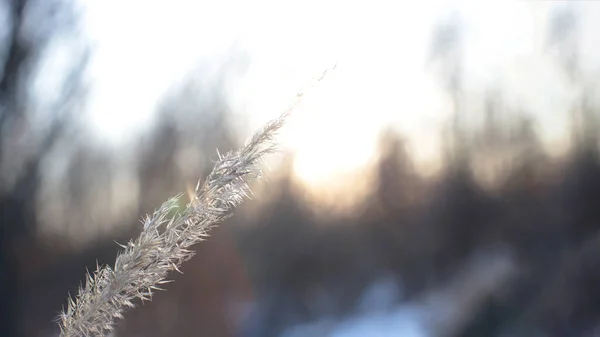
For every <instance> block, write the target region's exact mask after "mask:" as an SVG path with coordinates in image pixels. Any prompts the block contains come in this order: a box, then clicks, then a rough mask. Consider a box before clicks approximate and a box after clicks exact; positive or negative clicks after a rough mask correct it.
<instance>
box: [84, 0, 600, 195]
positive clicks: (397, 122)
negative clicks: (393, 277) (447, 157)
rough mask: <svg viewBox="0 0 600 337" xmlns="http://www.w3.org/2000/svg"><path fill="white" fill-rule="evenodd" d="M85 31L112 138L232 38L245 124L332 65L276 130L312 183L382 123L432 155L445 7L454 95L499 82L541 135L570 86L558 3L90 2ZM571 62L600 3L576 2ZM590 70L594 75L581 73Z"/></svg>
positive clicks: (143, 122)
mask: <svg viewBox="0 0 600 337" xmlns="http://www.w3.org/2000/svg"><path fill="white" fill-rule="evenodd" d="M86 4H87V5H88V6H89V7H88V9H89V10H88V12H87V18H86V27H87V28H86V31H87V32H88V34H89V36H90V37H91V38H92V39H93V41H94V44H95V47H96V53H95V54H94V57H93V59H92V67H91V74H92V78H93V79H94V81H95V85H94V86H93V88H92V91H91V100H90V104H89V110H88V113H89V117H90V119H89V120H90V124H89V125H90V128H91V130H92V131H93V134H94V135H96V136H97V137H99V139H101V141H102V142H105V143H107V144H122V142H127V140H128V137H129V136H135V135H136V132H137V131H140V132H143V131H144V130H145V127H146V126H148V125H150V123H151V122H152V120H153V119H152V116H153V112H154V109H155V104H156V103H157V102H158V101H159V100H160V98H161V95H162V94H163V93H164V92H165V91H166V90H167V89H168V88H169V86H170V85H171V84H172V83H174V82H176V81H177V80H179V79H181V78H182V77H183V76H184V75H185V74H187V73H188V72H189V71H190V69H192V68H193V67H194V66H195V65H197V64H198V63H201V64H204V65H206V64H208V65H210V64H215V65H218V64H219V61H220V59H219V58H221V57H222V55H224V54H225V52H226V51H227V50H228V48H229V47H230V46H231V45H232V44H234V43H236V44H237V45H238V46H242V48H243V49H244V50H246V51H247V52H248V54H249V56H250V58H251V61H252V63H251V65H250V68H249V70H248V72H247V74H246V75H245V76H244V77H243V78H242V79H240V80H239V81H236V82H235V83H234V84H233V86H232V89H231V91H230V94H231V96H230V99H231V101H232V102H233V106H234V108H235V111H236V112H237V113H240V114H245V116H246V117H249V118H250V119H249V122H250V124H249V125H247V128H244V129H240V132H241V133H244V132H246V133H247V134H248V135H249V132H250V131H251V130H254V129H255V128H257V127H259V126H260V125H261V124H262V123H264V122H265V121H266V120H268V119H269V118H272V117H275V116H277V115H278V114H279V113H280V112H281V111H282V110H283V109H284V108H285V106H287V104H289V102H290V101H291V100H292V99H293V97H294V95H295V94H296V92H297V91H298V90H300V88H301V87H302V86H303V85H304V84H305V83H306V82H307V81H309V80H310V79H311V78H312V77H314V76H318V75H320V74H321V73H322V71H323V70H325V69H327V68H329V67H331V66H332V65H334V64H337V67H336V70H335V71H334V72H333V73H331V74H330V75H329V76H328V77H327V78H326V79H325V80H324V81H323V82H322V83H320V84H319V85H318V86H317V87H316V88H315V89H314V90H313V91H312V92H311V93H310V94H308V95H307V97H306V98H305V100H304V101H303V104H302V105H301V106H300V107H299V109H298V110H297V113H296V115H295V117H294V119H293V121H292V122H290V123H289V125H288V127H287V129H286V131H285V132H284V135H283V139H284V144H285V145H286V146H287V147H289V148H291V149H293V150H295V151H296V152H297V160H296V163H295V170H296V173H297V174H298V176H300V177H301V178H302V179H304V180H305V181H306V182H308V183H314V184H320V183H321V181H324V180H328V181H329V180H330V178H331V176H332V175H339V172H340V171H352V170H354V169H361V167H363V165H364V164H365V163H366V162H368V161H369V159H370V158H371V157H372V155H373V153H375V151H374V149H375V146H376V142H377V136H378V132H379V130H380V129H381V127H382V126H384V125H386V124H391V125H393V126H394V127H395V128H397V129H398V130H400V131H402V132H403V134H404V135H406V136H407V137H408V138H409V140H410V141H411V149H412V150H411V153H412V154H413V155H414V157H415V160H416V161H417V163H418V164H422V165H426V164H428V163H432V162H435V160H436V156H437V154H438V152H437V150H438V148H439V146H440V144H439V139H438V137H439V128H440V127H441V125H442V123H444V122H445V121H446V120H447V118H448V117H449V114H450V112H451V110H450V104H449V101H448V98H447V97H446V96H445V93H444V91H443V88H442V87H441V86H440V83H439V81H438V80H437V78H436V77H435V74H434V73H433V72H432V69H430V68H428V65H427V55H428V53H429V47H430V43H431V42H430V41H431V36H432V31H433V28H434V24H435V23H436V22H439V20H440V19H444V18H446V17H447V16H448V15H449V14H450V13H451V12H452V11H455V12H457V13H458V14H459V16H460V18H461V19H462V22H463V25H464V31H463V35H464V37H463V40H464V46H465V48H464V59H463V61H464V64H465V92H466V93H467V95H472V96H477V95H479V96H481V94H483V93H485V92H486V91H487V90H488V89H489V88H490V87H491V86H492V85H498V84H499V85H501V86H502V87H503V90H504V94H505V96H506V98H507V100H508V102H509V104H512V105H514V106H517V105H522V106H524V107H525V108H526V109H527V110H528V111H530V112H531V113H532V114H533V115H534V116H535V117H536V118H537V119H538V121H539V122H540V125H539V128H538V129H539V131H540V133H541V136H542V138H543V139H544V140H545V141H546V142H547V143H548V144H558V143H559V142H560V141H562V139H563V138H564V137H566V136H567V134H566V131H567V130H568V129H567V127H566V126H567V124H566V123H567V121H568V120H567V115H566V114H565V111H566V110H567V108H568V106H569V104H570V99H572V94H571V93H569V90H568V89H569V88H568V87H567V86H566V84H565V83H563V82H564V81H563V80H562V78H561V76H562V75H561V74H560V72H559V70H558V69H557V68H556V67H555V65H554V63H553V62H554V61H553V60H552V59H551V58H550V57H549V56H548V55H547V54H546V53H544V52H543V50H542V49H543V47H544V41H545V39H546V36H545V34H546V17H547V13H548V11H549V9H550V8H551V7H552V6H558V5H560V4H559V3H558V2H526V1H488V2H482V1H441V0H440V1H423V2H417V1H410V2H399V1H381V0H377V1H333V0H329V1H327V0H321V1H317V0H309V1H301V2H294V1H289V0H285V1H268V0H259V1H252V2H249V1H241V0H239V1H238V0H225V1H206V0H203V1H184V0H175V1H172V0H171V1H142V0H128V1H124V0H119V1H117V0H104V1H89V2H87V3H86ZM580 5H581V7H582V8H583V9H584V10H582V11H581V13H582V16H581V22H582V34H581V46H583V47H582V49H583V50H584V54H583V62H584V66H585V67H586V69H587V70H588V71H589V73H590V74H597V72H598V66H600V63H599V62H597V61H596V60H597V59H599V58H598V56H600V51H599V50H598V47H597V46H598V45H599V44H598V42H600V41H598V39H599V38H598V34H595V33H594V32H597V31H600V30H599V28H600V25H599V24H598V23H596V22H597V20H596V18H598V17H600V16H599V14H600V4H599V5H595V4H594V3H592V2H585V3H581V4H580ZM590 77H593V75H590Z"/></svg>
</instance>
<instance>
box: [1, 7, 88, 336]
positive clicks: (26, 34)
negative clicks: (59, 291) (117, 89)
mask: <svg viewBox="0 0 600 337" xmlns="http://www.w3.org/2000/svg"><path fill="white" fill-rule="evenodd" d="M74 8H75V7H73V6H72V3H71V2H70V1H62V2H60V1H47V2H43V1H39V0H38V1H34V0H29V1H26V0H5V1H0V13H2V14H4V15H5V18H4V20H3V23H4V25H3V27H1V28H0V30H5V31H4V32H0V38H2V39H3V40H2V41H0V45H1V46H2V47H0V237H1V238H2V242H1V247H0V298H2V301H1V302H0V333H1V334H2V335H6V336H18V335H19V332H18V331H17V330H16V326H15V323H16V321H17V320H16V319H15V317H16V316H15V315H16V314H17V310H16V308H17V296H18V295H19V289H18V286H19V284H20V282H19V280H18V279H17V269H16V268H17V266H16V261H15V258H16V257H15V256H14V254H15V252H14V251H13V248H15V247H17V246H19V245H17V244H16V241H17V240H27V238H28V237H29V236H31V234H32V232H33V230H34V227H35V225H36V221H37V220H36V216H35V213H36V212H35V198H36V193H37V190H38V186H39V172H40V163H41V161H42V159H43V157H44V155H45V154H46V153H48V152H49V150H50V149H51V148H52V147H53V146H54V144H55V142H56V140H57V139H58V138H59V135H60V134H61V132H63V131H64V130H65V128H67V126H68V125H69V118H68V115H67V114H66V113H60V112H61V111H59V110H68V108H66V106H68V105H69V103H71V99H72V98H73V96H74V93H75V92H76V91H77V90H78V89H79V88H80V85H81V82H80V81H79V80H78V79H79V78H80V76H81V74H82V70H83V67H84V65H85V63H86V58H85V55H86V54H85V53H83V54H82V55H83V57H82V58H81V59H78V60H75V61H74V62H73V64H72V68H71V69H69V72H68V73H65V74H62V75H64V80H63V81H59V82H58V83H60V84H61V85H62V86H59V87H58V88H55V89H56V91H57V92H58V95H57V97H59V98H58V99H56V100H54V101H52V102H47V103H49V104H47V105H45V104H40V97H36V95H35V93H33V89H32V86H33V83H34V81H35V80H36V79H37V78H38V76H39V75H40V72H43V71H44V70H45V69H41V68H40V67H43V63H42V61H43V60H44V59H45V58H47V57H48V51H49V47H50V46H51V40H52V39H53V38H55V37H56V36H57V35H60V34H62V33H64V32H66V31H70V30H72V29H74V25H76V24H77V19H76V18H77V14H76V11H75V10H74ZM40 108H42V109H46V108H49V109H52V110H54V111H47V112H46V113H47V114H48V115H49V116H52V118H50V119H49V120H48V123H49V124H48V125H44V126H41V125H39V123H37V122H38V121H37V120H36V118H35V115H33V114H35V113H36V112H37V109H40Z"/></svg>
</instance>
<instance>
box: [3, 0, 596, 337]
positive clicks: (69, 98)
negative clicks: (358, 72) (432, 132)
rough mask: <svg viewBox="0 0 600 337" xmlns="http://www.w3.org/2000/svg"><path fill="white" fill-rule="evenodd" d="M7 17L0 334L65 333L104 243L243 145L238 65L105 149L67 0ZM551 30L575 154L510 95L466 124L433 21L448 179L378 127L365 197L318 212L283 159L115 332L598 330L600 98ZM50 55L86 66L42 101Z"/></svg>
mask: <svg viewBox="0 0 600 337" xmlns="http://www.w3.org/2000/svg"><path fill="white" fill-rule="evenodd" d="M0 7H1V8H0V15H1V16H2V18H1V19H0V20H1V22H4V23H5V25H4V26H3V27H0V28H1V29H3V31H1V32H0V219H1V220H0V221H1V223H0V226H1V230H2V231H1V240H2V241H1V246H0V249H1V250H0V299H1V300H0V312H1V313H0V335H2V336H27V337H29V336H31V337H34V336H35V337H37V336H57V333H58V331H57V330H58V327H57V326H56V324H55V323H54V322H53V319H54V318H55V317H56V315H57V313H58V312H59V310H60V309H61V307H62V306H63V305H65V304H66V296H67V294H68V293H69V292H70V293H73V292H74V291H75V290H76V289H77V287H78V285H79V284H80V282H81V281H82V280H83V276H84V272H85V268H88V269H90V270H92V269H94V268H95V266H96V264H97V263H100V264H103V263H108V264H110V263H112V261H114V258H115V256H116V254H117V252H118V249H119V247H118V246H117V245H116V244H115V241H117V242H120V243H124V242H126V241H127V240H129V238H132V237H134V236H135V235H136V233H137V232H138V231H139V218H140V217H141V215H143V214H145V213H147V212H151V211H152V210H153V209H154V208H155V207H157V206H158V205H159V204H160V203H161V201H163V200H164V199H166V198H167V197H169V196H172V195H174V194H176V193H179V192H181V191H185V190H186V188H188V187H189V185H190V184H193V183H194V182H195V181H196V179H197V178H198V177H204V176H206V174H207V173H208V171H209V170H210V168H211V164H212V162H211V159H213V158H214V156H215V151H214V149H215V148H219V150H220V151H225V150H228V149H231V148H234V147H236V146H237V145H239V144H240V143H241V142H242V141H243V140H244V139H239V137H238V136H236V134H235V132H234V131H233V130H234V129H233V128H232V127H231V118H232V117H231V116H232V113H233V111H232V108H231V106H230V105H229V103H228V99H227V94H226V90H225V88H226V87H227V83H228V82H227V81H229V80H232V79H233V80H235V78H237V76H241V75H240V73H242V72H243V68H244V66H243V64H244V60H243V57H242V56H239V57H238V56H235V57H230V58H224V61H223V64H222V65H221V66H220V68H219V69H220V70H219V72H218V74H217V75H214V74H213V75H211V78H212V79H214V80H211V81H201V80H198V78H199V77H202V76H203V74H204V73H203V72H202V70H198V73H192V74H190V75H189V77H188V78H187V79H186V80H185V81H183V82H182V84H180V85H177V86H174V87H173V88H172V89H171V90H170V93H169V95H167V96H166V97H165V98H164V99H163V101H162V103H161V106H160V109H159V115H158V118H159V121H160V122H158V123H156V124H155V126H154V127H153V130H152V131H151V132H149V133H148V135H146V136H143V137H140V139H138V140H136V142H135V144H134V145H132V146H131V149H128V150H123V151H122V152H124V153H121V152H118V151H116V150H106V148H104V147H100V146H95V145H93V144H92V143H89V142H86V141H85V137H86V135H85V131H83V130H85V129H84V128H83V127H82V124H83V123H84V118H85V116H84V115H82V114H80V113H79V112H80V111H81V109H82V107H84V106H85V105H86V95H87V91H86V89H87V86H88V81H89V79H88V78H86V76H85V71H84V69H85V68H86V66H87V61H88V57H89V55H90V53H91V48H90V46H89V45H87V44H86V43H85V41H84V40H83V39H82V38H81V36H79V35H78V34H79V33H78V31H79V30H78V25H80V21H79V16H78V12H77V6H76V5H75V1H59V0H52V1H48V0H44V1H42V0H4V1H2V2H0ZM548 19H549V20H550V21H551V24H550V25H549V27H551V29H552V31H551V32H550V33H549V36H550V39H549V40H548V49H549V50H551V51H552V52H553V53H554V54H555V56H556V60H557V61H558V62H557V67H559V68H560V69H561V71H562V73H563V74H564V77H565V81H566V82H568V83H569V86H571V87H572V88H574V89H573V90H575V91H577V92H579V93H580V94H579V96H578V98H577V99H576V100H575V104H574V105H573V106H572V111H568V112H565V113H569V115H570V118H571V120H572V121H573V123H572V124H571V125H565V126H564V127H565V128H570V129H571V134H572V142H571V147H570V150H569V152H568V153H567V154H565V155H562V156H560V157H557V156H551V155H549V154H548V152H547V149H545V148H544V147H543V146H542V143H541V141H540V140H539V137H538V135H537V134H536V121H535V120H534V119H533V118H532V117H531V116H530V115H529V114H528V111H527V107H522V108H520V109H516V110H515V109H513V108H510V107H509V106H508V105H507V104H505V103H506V102H505V100H504V97H503V95H502V88H490V90H489V91H488V94H487V95H486V96H485V97H479V99H482V100H483V101H484V102H485V104H484V105H483V106H482V108H481V111H479V115H478V120H480V121H481V122H478V123H473V120H472V119H470V117H469V116H468V115H466V114H465V113H463V104H464V100H465V99H466V98H465V94H464V90H463V87H462V74H463V67H464V66H465V65H464V64H463V62H462V59H461V44H462V43H463V41H461V35H460V24H459V23H457V22H456V21H452V20H449V21H448V22H442V23H440V25H439V29H438V31H437V33H436V34H434V36H432V41H431V42H432V43H431V46H432V48H431V64H432V67H434V68H435V69H436V70H437V71H438V74H439V80H440V85H442V86H443V88H444V90H445V91H446V92H447V94H448V95H449V97H451V102H452V104H453V105H454V108H453V110H454V114H453V118H452V119H451V120H450V121H449V122H448V124H447V128H446V129H445V131H444V140H445V141H444V149H442V151H443V153H444V169H443V170H442V172H441V173H440V174H439V175H436V176H434V177H428V178H426V177H424V176H423V175H421V174H419V172H418V171H417V170H416V169H415V168H414V165H413V163H412V161H411V158H410V155H409V154H408V152H407V151H406V146H405V141H404V138H403V137H402V135H400V134H398V133H396V132H395V131H392V130H387V131H386V132H383V133H382V135H381V139H380V146H379V147H380V151H381V156H380V157H379V160H378V162H377V163H376V165H375V167H374V169H373V172H371V173H365V175H367V174H372V175H373V177H374V178H373V186H372V189H371V191H370V193H369V194H368V196H367V197H365V198H364V200H362V202H361V204H360V205H358V206H356V207H355V209H354V210H353V211H352V212H348V213H347V214H339V213H334V212H328V211H327V210H322V211H321V212H317V211H315V209H314V207H311V206H310V205H309V204H308V203H307V201H306V198H305V195H304V192H303V187H302V186H301V185H299V184H298V182H297V181H296V180H294V179H293V178H292V171H291V167H292V163H293V161H294V156H293V154H290V155H289V156H287V157H286V159H285V160H284V163H283V165H281V166H280V167H279V168H278V171H277V174H274V176H275V177H274V178H273V177H272V176H271V178H270V179H269V182H268V184H266V186H265V187H264V188H263V189H264V191H261V194H260V195H258V196H257V197H256V198H255V199H257V200H255V201H254V200H253V201H249V202H247V203H245V204H244V205H243V206H242V207H241V208H240V209H239V210H238V212H237V213H236V215H235V216H234V217H233V218H231V219H230V220H228V221H227V222H226V223H224V224H222V225H221V226H220V227H219V228H217V229H215V230H214V231H213V232H212V236H211V237H210V238H209V239H208V240H207V241H206V242H203V243H202V244H200V245H198V246H197V255H196V257H195V258H194V259H192V260H191V261H189V262H188V263H187V264H186V265H185V266H184V268H183V274H175V275H172V279H174V280H175V282H173V283H172V284H169V285H168V286H167V287H166V289H167V290H166V291H165V292H160V293H158V294H156V296H155V298H154V300H153V301H152V302H149V303H144V304H140V306H139V307H137V308H135V309H133V310H130V311H129V312H128V314H127V315H126V318H125V319H124V320H123V321H122V322H121V323H120V324H119V326H118V329H117V332H116V336H132V337H133V336H144V337H160V336H182V337H183V336H224V337H225V336H236V337H237V336H239V337H259V336H260V337H270V336H273V337H275V336H354V335H361V336H367V335H368V336H375V335H386V336H390V335H397V333H398V332H403V333H405V334H406V335H411V334H409V333H408V332H406V331H408V330H400V329H405V327H404V325H394V324H396V323H397V322H400V321H402V320H405V321H406V320H411V319H412V321H411V322H416V323H414V324H417V325H419V326H421V328H420V329H421V330H419V331H423V332H422V333H421V334H418V336H448V337H449V336H453V337H459V336H464V337H467V336H508V335H510V336H598V335H599V334H600V288H598V286H597V285H598V283H599V282H600V236H599V233H600V232H599V229H600V207H598V204H599V203H600V158H599V153H598V132H599V131H600V130H599V124H598V110H599V108H600V107H598V106H597V104H596V102H595V101H594V98H595V91H594V90H596V89H597V88H596V87H595V85H594V82H593V78H588V77H587V76H586V74H585V73H584V72H583V71H582V70H581V67H580V66H579V64H578V54H577V52H576V51H577V50H578V48H576V46H574V44H575V43H576V42H575V41H576V39H575V38H574V36H576V34H577V16H576V12H575V11H573V10H569V9H568V8H567V9H565V10H562V11H557V12H556V13H554V16H552V17H550V18H548ZM57 41H58V42H57ZM61 41H62V43H63V44H62V45H61V44H60V43H61ZM65 41H68V44H66V45H67V47H64V43H65ZM60 46H62V47H64V48H70V49H69V53H72V54H74V55H76V59H77V60H79V61H78V62H77V63H76V64H70V66H69V67H68V71H67V72H66V73H64V74H63V79H62V80H59V79H54V82H52V85H53V86H54V87H55V88H57V92H59V93H60V94H59V95H55V97H44V98H43V99H40V98H38V97H36V96H35V95H36V94H35V89H34V88H35V85H36V84H35V83H36V82H35V81H36V79H37V78H38V77H39V76H41V75H40V73H43V72H44V71H47V68H48V67H52V65H48V64H46V63H45V60H47V59H48V55H49V53H52V52H54V51H55V48H58V47H60ZM240 64H242V66H240ZM49 76H50V75H49ZM32 88H33V89H32ZM198 93H201V94H200V95H198ZM398 94H399V95H401V94H402V93H398ZM236 118H239V117H236ZM40 121H42V122H40ZM340 127H343V125H340ZM332 136H333V137H335V134H334V133H333V134H332ZM320 165H322V164H320ZM261 188H262V187H261ZM132 191H135V192H132ZM47 228H54V229H56V228H58V229H57V230H55V231H48V230H47ZM53 233H54V234H53ZM56 233H60V234H56ZM406 312H410V314H408V313H407V314H400V313H406ZM377 315H380V316H377ZM386 315H388V316H389V317H393V319H391V320H392V321H394V322H396V323H393V324H392V323H390V324H391V325H390V324H388V325H389V326H391V327H395V329H396V330H378V327H377V324H380V325H381V324H387V323H385V322H388V321H386V320H384V319H375V322H376V323H372V324H375V325H376V326H375V327H374V328H373V329H374V330H360V329H367V328H365V326H366V325H368V324H370V323H365V325H361V327H360V329H355V330H354V331H352V329H350V328H348V326H352V325H351V324H350V323H348V322H352V321H360V320H361V319H365V317H366V318H369V317H388V316H386ZM394 315H395V316H394ZM411 315H412V316H411ZM415 315H416V316H415ZM411 317H412V318H411ZM414 317H417V318H414ZM365 322H367V321H365ZM344 324H345V325H344ZM348 324H350V325H348ZM403 324H404V323H403ZM406 324H412V323H406ZM344 327H346V330H344ZM382 329H383V328H382ZM388 329H392V328H389V327H388ZM344 331H346V332H344ZM358 331H362V333H358ZM377 331H379V332H377ZM381 331H388V332H387V333H385V332H384V333H381ZM411 336H413V335H411Z"/></svg>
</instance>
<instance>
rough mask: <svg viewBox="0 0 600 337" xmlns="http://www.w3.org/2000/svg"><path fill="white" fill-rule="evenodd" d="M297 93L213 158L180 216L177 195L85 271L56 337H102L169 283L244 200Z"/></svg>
mask: <svg viewBox="0 0 600 337" xmlns="http://www.w3.org/2000/svg"><path fill="white" fill-rule="evenodd" d="M325 73H326V72H325ZM325 73H324V74H323V76H321V77H320V78H318V79H317V80H316V82H319V81H320V80H321V79H322V78H323V77H324V75H325ZM313 84H314V83H313ZM302 95H303V92H301V93H300V94H298V96H297V97H296V100H295V101H294V102H293V103H292V104H291V105H290V106H289V107H288V109H287V110H286V112H285V113H283V114H282V115H281V116H280V117H279V118H277V119H274V120H272V121H271V122H269V123H267V124H266V125H265V126H264V127H263V128H262V129H261V130H259V131H258V132H257V133H255V134H254V136H252V137H251V138H250V139H249V140H248V142H246V145H245V146H244V147H242V148H241V149H238V150H235V151H231V152H228V153H226V154H225V155H221V154H219V158H218V160H217V162H216V163H215V166H214V168H213V170H212V172H211V173H210V174H209V175H208V177H207V178H206V180H205V181H204V183H203V184H202V185H200V183H198V185H197V187H196V190H195V193H194V194H193V195H192V197H191V200H190V202H189V203H188V204H187V205H186V207H185V208H184V209H183V210H182V211H181V212H176V211H177V209H178V207H179V206H178V205H179V201H180V199H181V197H182V196H181V195H178V196H175V197H173V198H171V199H169V200H168V201H166V202H165V203H163V204H162V205H161V206H160V207H159V208H158V209H157V210H156V211H155V212H154V213H153V214H152V215H148V216H146V217H145V218H144V219H143V221H142V222H143V224H144V225H143V229H142V232H141V233H140V235H139V237H137V238H136V239H135V240H132V241H130V242H129V243H128V244H127V245H122V246H121V247H123V248H124V251H122V252H121V253H120V254H119V255H118V256H117V259H116V261H115V265H114V268H111V267H110V266H102V267H100V266H98V267H97V269H96V271H95V272H94V273H93V274H89V273H88V274H87V277H86V282H85V286H84V287H80V289H79V291H78V294H77V296H76V297H75V298H74V299H73V298H71V297H69V298H68V305H67V310H66V311H63V312H62V313H61V314H60V315H59V319H58V320H59V322H58V323H59V326H60V330H61V333H60V336H61V337H75V336H77V337H80V336H90V337H91V336H106V335H107V334H108V333H110V332H111V331H112V330H113V329H114V325H115V324H116V321H117V320H119V319H122V318H123V313H124V311H125V308H127V307H129V308H132V307H134V303H133V301H134V300H135V299H136V298H137V299H141V300H142V301H145V300H151V299H152V293H153V291H154V290H159V289H160V286H161V285H162V284H164V283H167V282H169V281H167V280H166V278H167V276H168V273H169V272H171V271H173V270H176V271H179V267H180V266H181V265H182V264H183V263H184V262H185V261H187V260H189V259H190V258H191V257H192V256H193V255H194V251H193V250H191V249H190V248H191V246H192V245H194V244H196V243H198V242H200V241H202V240H204V238H206V237H207V236H208V231H209V230H210V229H211V228H212V227H213V226H216V225H217V224H219V223H220V222H222V221H223V220H225V219H226V218H228V217H229V216H231V215H232V212H233V209H234V208H235V207H236V206H238V205H239V204H240V203H241V202H242V201H243V200H244V199H245V198H247V197H248V194H249V193H250V192H251V191H250V187H249V185H248V183H249V182H251V181H253V180H255V179H258V178H260V176H261V173H262V172H261V169H260V166H259V165H260V163H261V161H262V158H263V157H264V156H265V155H267V154H270V153H272V152H274V151H275V144H274V142H273V138H274V136H275V135H276V133H277V131H278V130H279V129H280V128H281V127H282V126H283V124H284V122H285V120H286V118H287V116H288V115H289V114H290V113H291V111H292V110H293V108H294V107H295V106H296V105H297V103H298V102H299V100H300V99H301V97H302ZM173 214H175V215H173Z"/></svg>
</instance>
